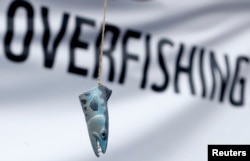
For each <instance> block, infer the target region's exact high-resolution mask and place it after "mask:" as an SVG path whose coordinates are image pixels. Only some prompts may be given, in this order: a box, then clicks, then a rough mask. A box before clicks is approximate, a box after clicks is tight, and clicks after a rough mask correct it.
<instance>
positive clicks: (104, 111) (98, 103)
mask: <svg viewBox="0 0 250 161" xmlns="http://www.w3.org/2000/svg"><path fill="white" fill-rule="evenodd" d="M111 93H112V90H110V89H108V88H107V87H105V86H104V85H98V86H97V87H95V88H92V89H90V90H89V91H87V92H84V93H83V94H81V95H80V96H79V98H80V102H81V105H82V109H83V113H84V115H85V119H86V122H87V126H88V132H89V138H90V142H91V145H92V148H93V150H94V153H95V155H96V156H97V157H99V156H100V155H102V154H104V153H105V152H106V149H107V145H108V134H109V116H108V106H107V102H108V99H109V97H110V96H111Z"/></svg>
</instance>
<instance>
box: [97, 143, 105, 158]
mask: <svg viewBox="0 0 250 161" xmlns="http://www.w3.org/2000/svg"><path fill="white" fill-rule="evenodd" d="M96 148H97V154H96V156H97V157H100V156H102V155H103V154H104V153H105V152H104V151H103V150H102V147H101V145H100V143H99V141H98V140H96Z"/></svg>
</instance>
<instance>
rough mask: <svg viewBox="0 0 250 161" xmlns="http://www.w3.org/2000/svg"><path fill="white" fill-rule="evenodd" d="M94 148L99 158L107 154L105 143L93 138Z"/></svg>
mask: <svg viewBox="0 0 250 161" xmlns="http://www.w3.org/2000/svg"><path fill="white" fill-rule="evenodd" d="M91 143H92V148H93V151H94V153H95V155H96V156H97V157H100V156H102V155H103V154H105V152H106V148H105V146H106V145H105V143H104V144H103V142H102V140H99V139H98V138H96V137H92V138H91Z"/></svg>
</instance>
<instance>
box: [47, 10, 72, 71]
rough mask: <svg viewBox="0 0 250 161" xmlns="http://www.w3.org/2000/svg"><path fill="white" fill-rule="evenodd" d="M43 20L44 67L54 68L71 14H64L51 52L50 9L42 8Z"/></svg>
mask: <svg viewBox="0 0 250 161" xmlns="http://www.w3.org/2000/svg"><path fill="white" fill-rule="evenodd" d="M42 20H43V25H44V33H43V42H42V44H43V52H44V66H45V67H46V68H52V67H53V64H54V60H55V53H56V50H57V47H58V45H59V43H60V42H61V40H62V38H63V36H64V34H65V31H66V29H67V24H68V20H69V14H67V13H64V15H63V20H62V24H61V29H60V31H59V32H58V34H57V35H56V37H55V40H54V41H53V42H52V45H51V48H52V49H51V50H49V41H50V37H51V36H50V27H49V22H48V9H47V8H45V7H43V8H42Z"/></svg>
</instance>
